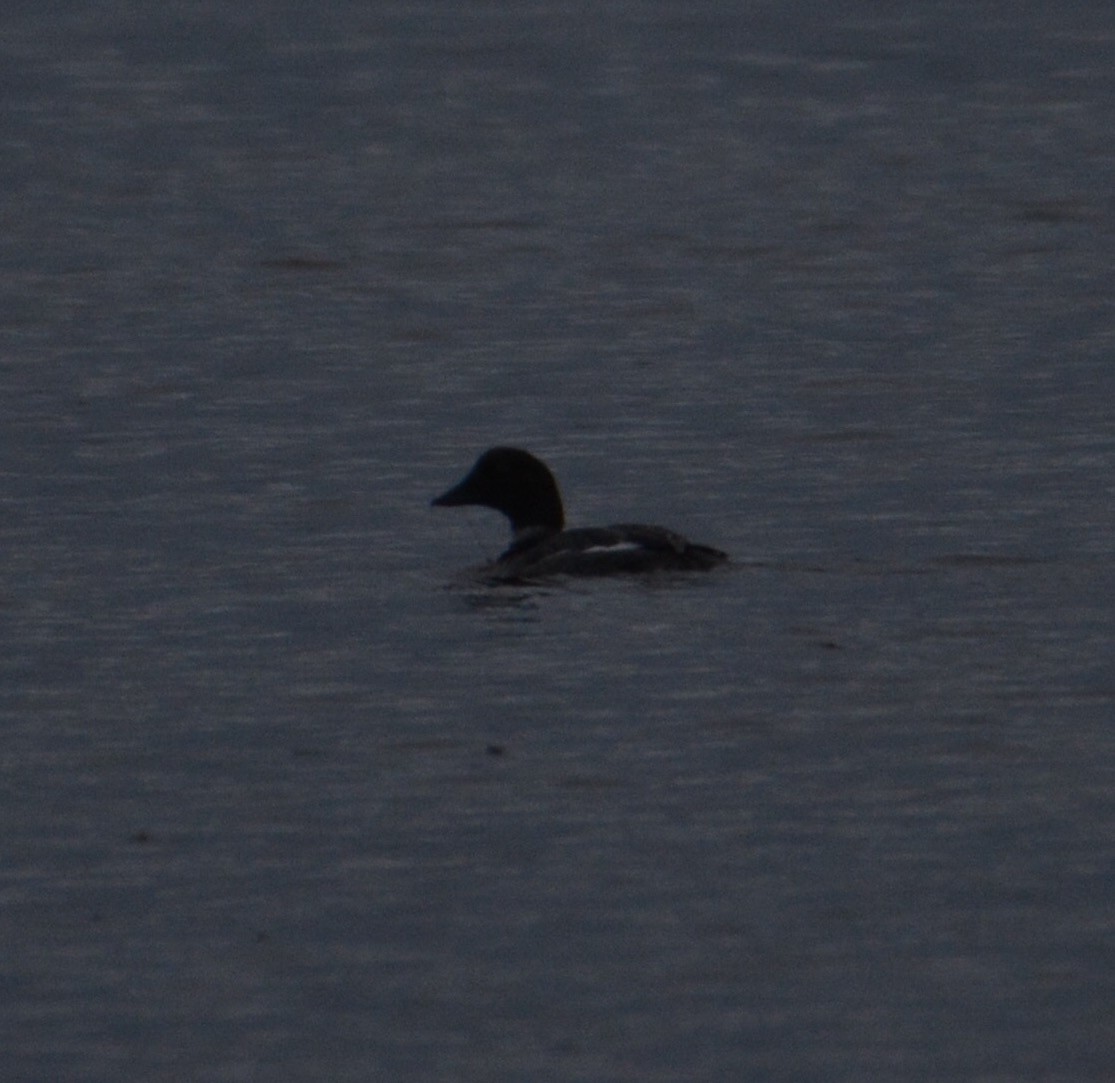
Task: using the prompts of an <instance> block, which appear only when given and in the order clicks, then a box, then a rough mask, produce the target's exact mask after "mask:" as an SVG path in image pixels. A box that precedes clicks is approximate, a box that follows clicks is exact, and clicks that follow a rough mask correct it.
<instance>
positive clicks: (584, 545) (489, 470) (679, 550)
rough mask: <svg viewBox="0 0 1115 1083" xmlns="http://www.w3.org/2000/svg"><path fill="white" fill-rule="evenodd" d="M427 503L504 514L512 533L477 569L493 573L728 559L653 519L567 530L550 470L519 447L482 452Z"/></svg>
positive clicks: (696, 564)
mask: <svg viewBox="0 0 1115 1083" xmlns="http://www.w3.org/2000/svg"><path fill="white" fill-rule="evenodd" d="M433 503H434V505H435V506H437V507H456V506H458V505H462V504H479V505H482V506H483V507H487V508H494V509H495V510H496V511H499V512H502V513H503V514H504V515H506V516H507V518H508V519H509V520H510V521H511V530H512V532H513V534H514V540H513V541H512V543H511V545H510V546H509V547H508V548H507V549H506V550H504V552H503V553H501V554H500V555H499V557H498V558H497V559H496V560H495V561H494V562H493V563H492V564H490V565H488V566H487V567H486V568H485V569H484V573H485V575H486V576H488V577H489V578H493V579H505V580H523V579H537V578H541V577H544V576H551V575H616V574H622V573H632V572H654V571H704V570H707V569H709V568H714V567H716V566H717V565H718V564H723V563H724V562H725V561H726V560H727V559H728V556H727V554H726V553H722V552H721V551H720V550H719V549H713V548H711V547H710V546H707V545H696V544H694V543H693V542H691V541H689V540H688V539H686V538H684V537H682V536H681V535H680V534H675V533H674V532H673V531H671V530H666V529H664V528H663V527H660V526H644V525H642V524H638V523H622V524H619V525H617V526H608V527H582V528H578V529H574V530H566V529H565V511H564V509H563V508H562V503H561V493H560V492H559V490H558V486H557V482H556V481H555V480H554V476H553V474H551V473H550V470H549V468H548V467H547V466H546V464H545V463H543V462H542V461H541V460H539V459H536V458H535V457H534V456H533V455H531V454H530V453H529V452H527V451H520V450H519V449H518V448H508V447H495V448H492V449H490V450H489V451H486V452H484V454H483V455H481V456H480V458H479V459H478V460H477V461H476V465H475V466H474V467H473V468H472V470H470V471H469V473H468V474H467V475H466V476H465V478H464V479H463V480H462V481H461V482H460V483H458V484H457V485H455V486H454V487H453V488H452V489H450V490H449V491H448V492H446V493H443V494H442V495H441V496H439V497H438V498H437V499H436V500H434V501H433Z"/></svg>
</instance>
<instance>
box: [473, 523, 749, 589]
mask: <svg viewBox="0 0 1115 1083" xmlns="http://www.w3.org/2000/svg"><path fill="white" fill-rule="evenodd" d="M727 559H728V556H727V554H726V553H722V552H721V551H720V550H719V549H713V548H712V547H711V546H708V545H697V544H695V543H693V542H691V541H689V540H688V539H687V538H685V537H683V536H682V535H681V534H676V533H674V532H673V531H672V530H666V529H665V528H664V527H659V526H647V525H645V524H642V523H619V524H616V525H615V526H608V527H582V528H578V529H574V530H562V531H554V532H550V533H546V534H544V535H542V536H541V537H527V538H524V539H523V540H522V541H520V542H517V543H516V544H515V545H512V546H511V548H510V549H508V550H507V551H506V552H505V553H503V554H502V556H500V558H499V560H498V561H496V563H495V564H494V565H493V566H492V570H493V572H495V573H496V574H497V575H499V577H500V578H509V579H516V578H522V579H532V578H536V577H539V576H546V575H589V576H591V575H615V574H620V573H624V572H627V573H636V574H637V573H646V572H656V571H678V572H682V571H706V570H708V569H710V568H714V567H716V566H717V565H718V564H723V563H724V562H725V561H726V560H727Z"/></svg>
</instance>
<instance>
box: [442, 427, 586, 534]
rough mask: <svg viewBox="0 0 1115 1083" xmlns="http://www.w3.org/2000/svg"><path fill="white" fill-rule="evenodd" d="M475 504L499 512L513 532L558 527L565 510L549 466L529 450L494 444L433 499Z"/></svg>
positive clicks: (448, 505) (454, 504) (445, 505)
mask: <svg viewBox="0 0 1115 1083" xmlns="http://www.w3.org/2000/svg"><path fill="white" fill-rule="evenodd" d="M462 504H479V505H480V506H482V507H485V508H494V509H495V510H496V511H501V512H503V514H504V515H506V516H507V518H508V519H510V520H511V529H512V531H513V532H514V533H515V534H519V533H521V532H522V531H524V530H531V529H538V528H542V529H544V530H561V529H562V528H563V527H564V526H565V512H564V510H563V509H562V506H561V493H560V492H559V491H558V486H557V482H556V481H555V480H554V475H553V474H551V473H550V469H549V467H548V466H546V464H545V463H544V462H542V460H541V459H536V458H535V457H534V456H533V455H531V453H530V452H529V451H521V450H519V448H513V447H494V448H490V449H489V450H488V451H485V452H484V454H483V455H481V456H480V458H479V459H477V460H476V465H475V466H473V468H472V469H471V470H470V471H469V472H468V473H467V474H466V475H465V477H464V478H463V479H462V480H461V481H459V482H458V483H457V484H456V485H454V486H453V488H452V489H450V490H449V491H448V492H445V493H442V494H441V496H439V497H437V498H436V499H435V500H434V501H433V505H434V506H435V507H439V508H453V507H458V506H459V505H462Z"/></svg>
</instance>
